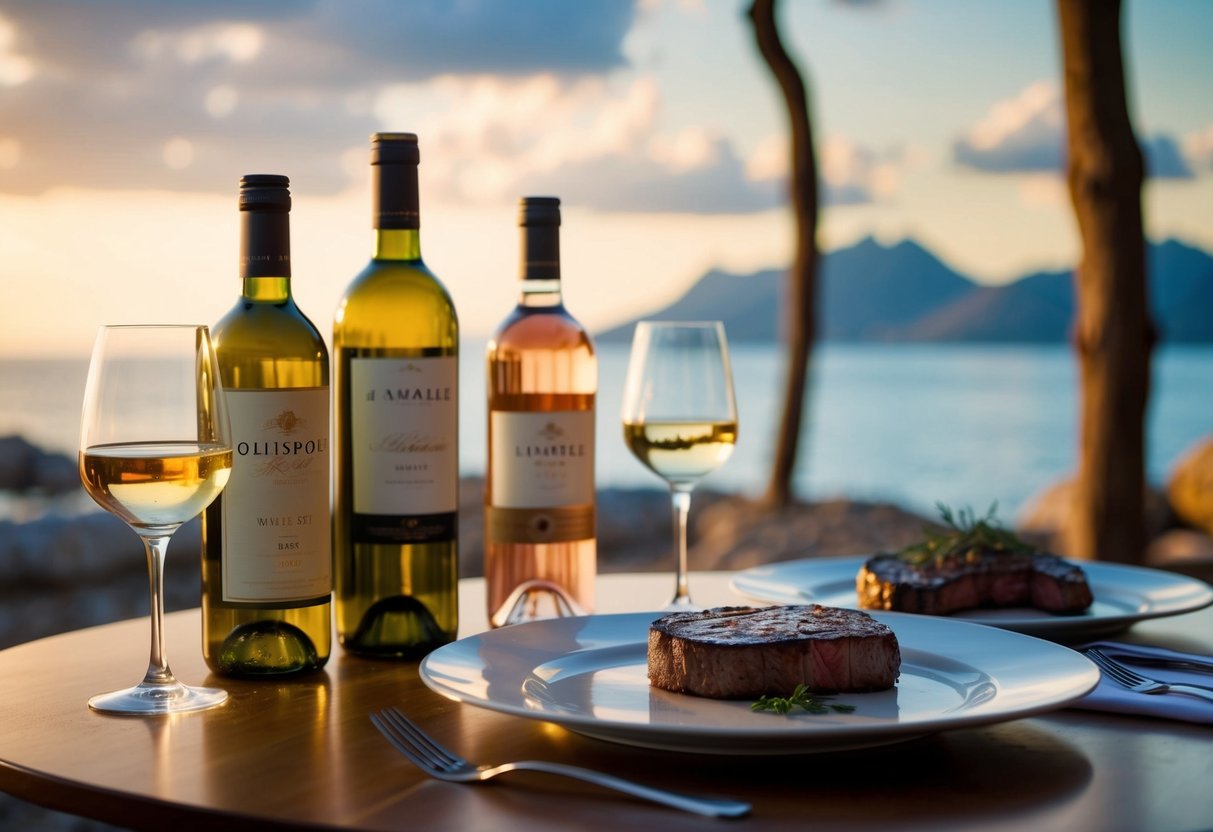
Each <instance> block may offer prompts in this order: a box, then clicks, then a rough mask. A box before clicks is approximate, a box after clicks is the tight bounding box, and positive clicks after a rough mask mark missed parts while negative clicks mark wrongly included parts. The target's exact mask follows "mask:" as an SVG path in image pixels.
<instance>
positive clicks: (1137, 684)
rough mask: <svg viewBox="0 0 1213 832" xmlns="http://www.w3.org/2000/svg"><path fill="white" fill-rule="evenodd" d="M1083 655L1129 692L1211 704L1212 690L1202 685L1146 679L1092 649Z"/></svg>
mask: <svg viewBox="0 0 1213 832" xmlns="http://www.w3.org/2000/svg"><path fill="white" fill-rule="evenodd" d="M1084 653H1085V655H1086V657H1087V658H1088V659H1090V660H1091V661H1093V662H1095V664H1097V665H1098V666H1099V668H1100V670H1102V671H1103V672H1104V673H1106V674H1108V677H1109V678H1111V679H1112V681H1114V682H1116V683H1117V684H1119V685H1120V686H1121V687H1125V688H1128V689H1129V690H1131V691H1136V692H1137V693H1185V694H1187V695H1188V696H1195V697H1196V698H1198V699H1207V700H1208V701H1210V702H1213V688H1207V687H1204V686H1202V685H1182V684H1167V683H1166V682H1159V681H1157V680H1155V679H1148V678H1146V677H1145V676H1142V675H1141V674H1140V673H1136V672H1135V671H1132V670H1130V669H1129V668H1127V667H1125V666H1124V665H1123V664H1120V663H1119V662H1117V661H1114V660H1113V659H1111V658H1109V657H1108V656H1105V655H1104V654H1103V653H1101V652H1099V650H1097V649H1095V648H1094V647H1092V648H1090V649H1088V650H1086V651H1084Z"/></svg>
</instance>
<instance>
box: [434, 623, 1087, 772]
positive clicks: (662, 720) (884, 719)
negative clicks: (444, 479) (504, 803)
mask: <svg viewBox="0 0 1213 832" xmlns="http://www.w3.org/2000/svg"><path fill="white" fill-rule="evenodd" d="M661 615H662V613H660V612H652V613H628V614H625V615H592V616H585V617H582V618H563V619H553V620H550V621H537V622H534V623H530V624H518V625H515V626H513V627H506V628H503V629H500V630H490V631H489V632H486V633H481V634H480V635H476V636H471V637H468V638H464V639H461V640H459V641H457V642H454V643H452V644H448V645H445V646H443V647H439V648H438V649H437V650H435V651H434V652H432V653H430V654H429V656H427V657H426V658H425V660H424V661H423V662H422V663H421V671H420V672H421V678H422V679H423V680H424V681H425V683H426V684H427V685H428V686H429V687H430V688H432V689H433V690H435V691H437V692H438V693H440V694H442V695H444V696H447V697H449V698H451V699H454V700H456V701H459V702H466V703H468V704H470V705H478V706H480V707H483V708H489V709H491V710H495V711H501V712H503V713H507V714H513V715H515V716H522V717H528V718H531V719H539V720H545V721H547V722H554V723H556V724H557V725H562V726H564V727H565V728H568V729H570V730H572V731H576V732H578V733H581V734H586V735H588V736H591V737H597V738H599V739H603V740H610V741H613V742H620V743H625V744H628V745H638V746H643V747H647V748H661V749H667V750H674V751H693V752H701V753H712V754H807V753H814V752H822V751H836V750H840V749H847V748H864V747H867V746H873V745H885V744H888V743H893V742H899V741H902V740H907V739H910V738H912V737H917V736H921V735H923V734H930V733H934V732H936V731H942V730H946V729H951V728H962V727H972V726H976V725H985V724H989V723H994V722H1003V721H1006V720H1011V719H1017V718H1019V717H1023V716H1028V715H1031V714H1037V713H1041V712H1043V711H1049V710H1053V709H1055V708H1060V707H1063V706H1065V705H1066V704H1068V703H1070V702H1073V701H1074V700H1076V699H1078V698H1080V697H1082V696H1084V695H1086V694H1087V693H1088V692H1090V691H1091V690H1092V689H1093V688H1094V687H1095V685H1096V683H1097V682H1098V681H1099V671H1098V670H1097V669H1096V668H1095V666H1094V665H1093V664H1091V662H1090V661H1088V660H1087V659H1086V658H1084V657H1083V656H1081V655H1079V654H1078V653H1076V652H1074V651H1072V650H1069V649H1067V648H1065V647H1060V646H1058V645H1056V644H1053V643H1051V642H1047V641H1041V640H1039V639H1035V638H1030V637H1028V636H1024V635H1020V634H1018V633H1013V632H1010V631H1007V630H996V629H993V628H990V627H980V626H977V625H975V624H965V623H963V622H958V621H951V620H948V619H945V618H928V617H925V616H913V615H903V614H899V613H876V614H875V615H874V617H875V618H877V619H879V620H880V621H883V622H884V623H886V624H888V625H889V626H890V627H891V628H892V629H893V632H894V633H896V635H897V640H898V643H899V644H900V646H901V654H902V665H901V678H900V679H899V680H898V682H897V685H896V687H895V688H893V689H892V690H888V691H881V692H879V693H855V694H843V695H840V696H837V697H835V698H834V700H833V701H835V702H841V703H846V704H850V705H854V706H855V710H854V712H853V713H849V714H843V713H834V712H831V713H827V714H810V713H807V712H800V713H796V714H792V715H788V716H781V715H779V714H775V713H769V712H767V713H754V712H753V711H751V710H750V702H749V701H731V702H730V701H722V700H715V699H703V698H700V697H697V696H686V695H682V694H677V693H671V692H670V691H666V690H659V689H656V688H652V687H650V686H649V684H648V678H647V649H648V648H647V641H648V631H649V624H650V623H651V622H652V621H654V620H655V619H656V618H658V617H660V616H661ZM790 692H791V691H789V693H790Z"/></svg>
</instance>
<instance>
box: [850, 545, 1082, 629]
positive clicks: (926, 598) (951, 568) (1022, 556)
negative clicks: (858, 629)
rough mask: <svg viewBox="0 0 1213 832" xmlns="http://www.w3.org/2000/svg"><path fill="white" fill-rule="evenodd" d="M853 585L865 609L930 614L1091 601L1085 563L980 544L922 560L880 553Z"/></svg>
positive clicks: (1056, 607)
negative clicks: (960, 552) (960, 553)
mask: <svg viewBox="0 0 1213 832" xmlns="http://www.w3.org/2000/svg"><path fill="white" fill-rule="evenodd" d="M855 588H856V592H857V594H858V596H859V606H861V607H863V608H864V609H876V610H897V611H899V612H916V613H925V614H927V615H948V614H949V613H953V612H959V611H961V610H969V609H977V608H979V607H1034V608H1036V609H1040V610H1044V611H1046V612H1052V613H1071V614H1072V613H1078V612H1082V611H1083V610H1085V609H1086V608H1087V607H1089V606H1091V601H1092V596H1091V587H1090V586H1089V585H1088V584H1087V577H1086V574H1085V573H1084V572H1083V571H1082V569H1081V568H1080V567H1078V566H1076V565H1074V564H1072V563H1070V562H1068V561H1065V560H1062V559H1061V558H1059V557H1057V556H1056V555H1050V554H1046V553H1044V552H996V551H990V550H981V549H979V550H975V551H974V550H970V551H969V552H967V553H966V554H965V555H964V556H963V557H960V556H953V557H945V558H939V559H930V560H927V561H925V562H924V563H922V564H916V563H913V562H911V561H909V560H907V559H905V558H902V557H899V556H897V555H876V556H875V557H872V558H869V559H868V560H867V561H866V562H865V563H864V565H863V566H862V567H861V568H860V570H859V574H858V575H857V576H856V578H855Z"/></svg>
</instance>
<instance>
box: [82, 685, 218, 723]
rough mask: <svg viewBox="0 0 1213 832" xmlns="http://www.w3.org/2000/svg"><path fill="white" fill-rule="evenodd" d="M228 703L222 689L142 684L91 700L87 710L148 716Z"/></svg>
mask: <svg viewBox="0 0 1213 832" xmlns="http://www.w3.org/2000/svg"><path fill="white" fill-rule="evenodd" d="M225 701H227V691H225V690H220V689H219V688H194V687H189V686H187V685H183V684H181V683H180V682H173V683H171V684H167V685H152V684H148V683H147V682H141V683H140V684H138V685H135V686H134V687H133V688H127V689H125V690H116V691H112V692H110V693H100V694H97V695H96V696H94V697H93V698H91V699H89V700H88V706H89V707H90V708H92V709H93V710H94V711H100V712H101V713H106V714H127V715H131V716H148V715H157V714H180V713H188V712H190V711H202V710H205V709H207V708H213V707H215V706H216V705H222V704H223V703H224V702H225Z"/></svg>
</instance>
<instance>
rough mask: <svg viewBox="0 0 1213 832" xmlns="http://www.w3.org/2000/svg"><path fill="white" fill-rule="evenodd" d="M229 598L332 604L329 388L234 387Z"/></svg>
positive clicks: (226, 566)
mask: <svg viewBox="0 0 1213 832" xmlns="http://www.w3.org/2000/svg"><path fill="white" fill-rule="evenodd" d="M227 403H228V413H229V415H230V416H231V424H232V449H233V451H234V453H233V455H232V474H231V477H230V479H229V480H228V483H227V488H226V489H225V490H224V492H223V501H222V506H223V513H222V521H223V600H224V601H225V602H227V603H236V604H239V603H248V604H258V605H262V606H264V605H266V604H273V605H286V606H290V605H304V604H308V603H324V602H326V601H328V600H329V594H330V593H331V592H332V588H333V573H332V539H331V533H330V512H329V388H328V387H303V388H291V389H261V390H248V389H245V390H228V391H227Z"/></svg>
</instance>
